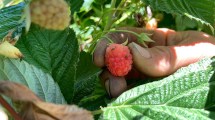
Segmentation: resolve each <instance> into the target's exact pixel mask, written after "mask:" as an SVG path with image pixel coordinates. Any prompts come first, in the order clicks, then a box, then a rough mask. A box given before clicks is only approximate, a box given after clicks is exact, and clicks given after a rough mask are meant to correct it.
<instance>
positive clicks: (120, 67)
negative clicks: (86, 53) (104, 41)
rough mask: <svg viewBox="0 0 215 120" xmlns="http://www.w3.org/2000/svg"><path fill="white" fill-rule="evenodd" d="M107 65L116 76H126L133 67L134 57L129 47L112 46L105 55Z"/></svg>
mask: <svg viewBox="0 0 215 120" xmlns="http://www.w3.org/2000/svg"><path fill="white" fill-rule="evenodd" d="M105 64H106V66H107V68H108V70H109V71H110V72H111V73H112V74H113V75H115V76H125V75H126V74H128V72H129V71H130V70H131V67H132V55H131V53H130V50H129V48H128V47H127V46H124V45H122V44H115V43H113V44H110V45H109V46H108V47H107V49H106V53H105Z"/></svg>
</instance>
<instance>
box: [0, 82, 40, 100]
mask: <svg viewBox="0 0 215 120" xmlns="http://www.w3.org/2000/svg"><path fill="white" fill-rule="evenodd" d="M0 94H4V95H6V96H8V97H10V98H11V99H13V100H14V101H23V102H33V101H41V99H40V98H39V97H37V96H36V95H35V94H34V93H33V92H32V91H31V90H30V89H28V88H27V87H26V86H24V85H21V84H18V83H15V82H10V81H0Z"/></svg>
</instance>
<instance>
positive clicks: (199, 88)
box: [103, 59, 215, 120]
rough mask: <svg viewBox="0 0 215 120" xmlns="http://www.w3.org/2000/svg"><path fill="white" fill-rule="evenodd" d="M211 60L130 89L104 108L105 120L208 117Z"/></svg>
mask: <svg viewBox="0 0 215 120" xmlns="http://www.w3.org/2000/svg"><path fill="white" fill-rule="evenodd" d="M214 67H215V64H214V61H213V60H211V59H205V60H202V61H200V62H198V63H195V64H192V65H190V66H189V67H185V68H182V69H180V70H178V71H177V72H176V73H175V74H173V75H170V76H169V77H166V78H164V79H162V80H160V81H156V82H152V83H148V84H145V85H141V86H138V87H136V88H133V89H131V90H129V91H127V92H125V93H123V94H122V95H121V96H120V97H118V98H117V99H116V100H115V101H114V102H112V103H111V104H109V105H108V107H106V108H104V109H103V110H104V114H103V118H104V119H111V120H112V119H135V118H138V119H139V118H141V119H142V118H144V119H145V118H146V119H158V120H160V119H201V120H202V119H209V118H215V112H209V111H206V110H204V109H208V108H213V107H214V106H215V97H214V94H215V74H214Z"/></svg>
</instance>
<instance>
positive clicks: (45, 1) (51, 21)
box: [30, 0, 70, 30]
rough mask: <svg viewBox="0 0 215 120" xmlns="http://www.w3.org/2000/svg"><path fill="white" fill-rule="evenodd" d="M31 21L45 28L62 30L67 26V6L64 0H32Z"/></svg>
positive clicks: (68, 19) (68, 20)
mask: <svg viewBox="0 0 215 120" xmlns="http://www.w3.org/2000/svg"><path fill="white" fill-rule="evenodd" d="M30 11H31V21H32V22H33V23H35V24H38V25H40V26H41V27H44V28H46V29H53V30H63V29H65V28H66V27H68V26H69V23H70V12H69V6H68V4H67V3H66V2H65V1H64V0H33V1H32V2H31V3H30Z"/></svg>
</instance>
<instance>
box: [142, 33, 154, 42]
mask: <svg viewBox="0 0 215 120" xmlns="http://www.w3.org/2000/svg"><path fill="white" fill-rule="evenodd" d="M140 39H142V40H143V41H145V42H154V41H153V40H152V39H151V38H150V37H149V36H148V35H147V34H146V33H141V34H140Z"/></svg>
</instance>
